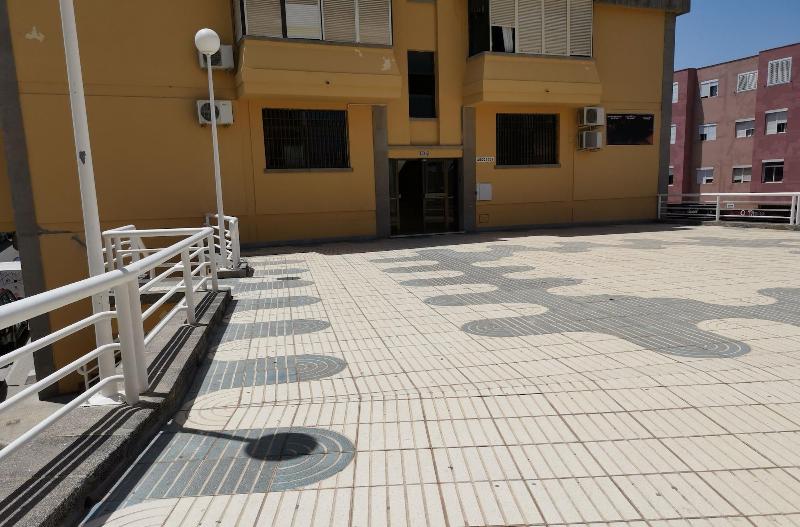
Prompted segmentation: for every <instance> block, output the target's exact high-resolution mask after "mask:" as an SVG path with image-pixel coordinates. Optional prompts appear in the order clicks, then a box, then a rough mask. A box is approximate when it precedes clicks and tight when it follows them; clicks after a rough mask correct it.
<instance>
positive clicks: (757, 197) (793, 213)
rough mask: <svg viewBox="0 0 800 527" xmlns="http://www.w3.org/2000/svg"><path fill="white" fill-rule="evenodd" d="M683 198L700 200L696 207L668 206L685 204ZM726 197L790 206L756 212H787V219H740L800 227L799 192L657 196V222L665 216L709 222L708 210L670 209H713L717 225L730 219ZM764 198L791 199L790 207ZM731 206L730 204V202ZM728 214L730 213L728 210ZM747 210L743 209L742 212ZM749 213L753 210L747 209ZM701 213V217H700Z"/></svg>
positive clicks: (771, 216) (756, 216)
mask: <svg viewBox="0 0 800 527" xmlns="http://www.w3.org/2000/svg"><path fill="white" fill-rule="evenodd" d="M684 197H688V198H700V200H698V202H697V203H683V202H682V201H681V203H669V200H670V199H675V198H680V199H681V200H683V198H684ZM704 197H708V198H714V199H713V200H708V201H701V200H702V199H703V198H704ZM725 197H732V198H753V199H737V201H739V202H740V203H741V202H744V203H748V204H755V205H758V204H763V205H772V206H775V205H784V206H788V208H780V209H779V208H772V209H756V211H762V212H763V211H770V210H771V211H773V212H783V213H784V214H785V213H787V212H788V216H786V215H776V214H751V215H748V214H744V215H741V216H737V218H743V219H746V218H752V219H758V220H781V221H784V222H785V221H788V224H789V225H792V226H800V192H700V193H685V194H684V193H674V194H669V193H667V194H658V212H657V215H658V219H663V217H664V216H666V215H670V216H672V217H681V218H687V217H694V218H709V217H710V216H711V212H710V211H709V210H708V209H703V210H704V211H705V212H703V211H696V212H695V213H693V212H692V211H691V210H681V211H674V212H672V213H670V211H669V208H670V207H672V208H673V209H675V208H676V207H681V208H683V209H687V208H688V209H691V206H692V205H695V206H697V205H704V206H709V205H712V204H713V205H714V211H713V216H714V219H715V220H716V221H721V220H723V219H730V218H731V216H732V215H731V214H723V209H722V198H725ZM761 198H791V201H790V202H789V203H786V202H785V201H784V202H778V201H773V200H770V199H761ZM728 203H730V202H728ZM725 210H728V209H725ZM743 210H744V209H743ZM747 210H750V209H747ZM697 212H700V213H697Z"/></svg>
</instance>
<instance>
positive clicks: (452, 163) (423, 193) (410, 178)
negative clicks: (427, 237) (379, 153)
mask: <svg viewBox="0 0 800 527" xmlns="http://www.w3.org/2000/svg"><path fill="white" fill-rule="evenodd" d="M393 165H394V166H393V167H392V174H391V181H390V185H389V200H390V205H389V210H390V213H391V225H392V235H393V236H397V235H404V234H433V233H439V232H453V231H457V230H458V199H457V196H458V187H459V174H458V162H457V160H455V159H399V160H396V161H394V162H393Z"/></svg>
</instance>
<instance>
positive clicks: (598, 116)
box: [578, 106, 606, 126]
mask: <svg viewBox="0 0 800 527" xmlns="http://www.w3.org/2000/svg"><path fill="white" fill-rule="evenodd" d="M578 119H579V121H580V124H581V126H603V125H604V124H606V122H605V121H606V111H605V110H604V109H603V108H601V107H599V106H587V107H586V108H581V109H580V110H578Z"/></svg>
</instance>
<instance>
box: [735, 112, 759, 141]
mask: <svg viewBox="0 0 800 527" xmlns="http://www.w3.org/2000/svg"><path fill="white" fill-rule="evenodd" d="M742 123H753V127H752V128H746V129H745V130H746V132H745V135H739V130H738V128H737V125H739V124H742ZM751 130H752V132H751V133H750V134H749V135H748V134H747V131H751ZM733 133H734V135H735V136H736V139H747V138H748V137H753V136H755V135H756V118H755V117H747V118H745V119H736V122H735V124H734V126H733Z"/></svg>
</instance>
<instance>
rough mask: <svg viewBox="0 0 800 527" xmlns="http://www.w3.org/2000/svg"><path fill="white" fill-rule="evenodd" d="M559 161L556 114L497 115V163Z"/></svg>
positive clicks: (524, 163)
mask: <svg viewBox="0 0 800 527" xmlns="http://www.w3.org/2000/svg"><path fill="white" fill-rule="evenodd" d="M556 163H558V116H557V115H554V114H553V115H551V114H533V113H498V114H497V164H498V165H555V164H556Z"/></svg>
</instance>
